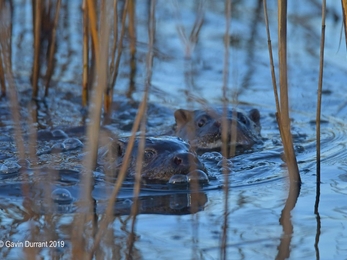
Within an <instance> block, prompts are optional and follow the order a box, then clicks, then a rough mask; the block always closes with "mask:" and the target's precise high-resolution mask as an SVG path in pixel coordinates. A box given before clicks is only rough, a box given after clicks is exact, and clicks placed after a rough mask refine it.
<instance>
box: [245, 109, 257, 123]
mask: <svg viewBox="0 0 347 260" xmlns="http://www.w3.org/2000/svg"><path fill="white" fill-rule="evenodd" d="M248 116H249V118H250V119H251V120H252V121H253V122H254V123H256V124H257V125H260V113H259V110H258V109H256V108H254V109H251V110H250V111H249V113H248Z"/></svg>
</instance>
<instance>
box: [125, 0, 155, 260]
mask: <svg viewBox="0 0 347 260" xmlns="http://www.w3.org/2000/svg"><path fill="white" fill-rule="evenodd" d="M155 6H156V0H151V3H150V13H149V23H148V39H149V42H148V53H147V58H146V69H147V72H146V79H145V93H144V97H143V100H142V102H143V103H144V105H143V107H144V111H143V116H142V120H141V136H140V141H139V148H138V155H137V161H136V175H135V186H134V195H133V198H134V199H133V205H132V207H131V216H132V223H131V232H130V234H129V238H128V247H129V250H128V258H129V259H131V258H132V257H131V256H132V251H133V247H134V242H135V223H136V216H137V214H138V198H139V194H140V188H141V171H142V161H143V154H144V150H145V142H146V141H145V137H146V118H147V117H146V114H147V100H148V94H149V90H150V86H151V78H152V68H153V46H154V37H155Z"/></svg>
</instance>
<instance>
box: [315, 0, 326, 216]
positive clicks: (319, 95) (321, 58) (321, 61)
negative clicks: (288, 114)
mask: <svg viewBox="0 0 347 260" xmlns="http://www.w3.org/2000/svg"><path fill="white" fill-rule="evenodd" d="M325 15H326V0H322V30H321V41H320V54H319V76H318V91H317V111H316V139H317V141H316V142H317V146H316V161H317V175H316V177H317V179H316V185H317V186H316V188H317V193H316V195H317V196H316V203H315V213H316V214H317V213H318V204H319V193H320V192H319V191H320V177H321V176H320V140H321V139H320V120H321V107H322V88H323V69H324V44H325Z"/></svg>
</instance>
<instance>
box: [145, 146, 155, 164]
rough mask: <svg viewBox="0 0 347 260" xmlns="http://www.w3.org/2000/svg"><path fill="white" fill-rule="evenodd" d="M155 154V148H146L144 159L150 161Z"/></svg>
mask: <svg viewBox="0 0 347 260" xmlns="http://www.w3.org/2000/svg"><path fill="white" fill-rule="evenodd" d="M155 154H156V152H155V151H154V150H150V149H146V150H145V152H144V154H143V159H144V160H145V161H148V160H150V159H151V158H153V157H154V155H155Z"/></svg>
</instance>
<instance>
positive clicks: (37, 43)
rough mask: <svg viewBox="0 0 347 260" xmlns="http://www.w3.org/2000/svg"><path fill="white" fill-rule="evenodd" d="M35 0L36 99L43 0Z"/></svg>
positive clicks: (34, 65) (33, 74)
mask: <svg viewBox="0 0 347 260" xmlns="http://www.w3.org/2000/svg"><path fill="white" fill-rule="evenodd" d="M32 1H33V22H34V26H33V28H34V63H33V71H32V86H33V94H32V98H33V99H36V98H37V95H38V91H39V90H38V82H39V74H40V46H41V40H40V37H41V14H42V13H41V10H42V4H41V0H32Z"/></svg>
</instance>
